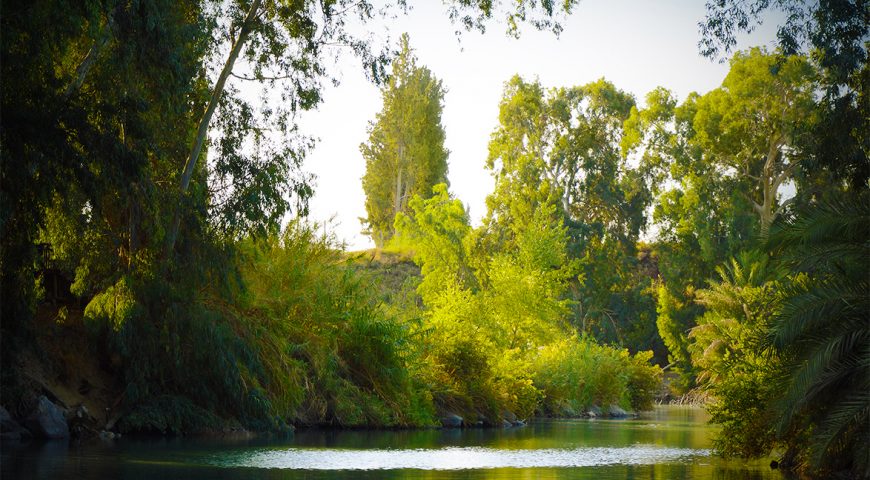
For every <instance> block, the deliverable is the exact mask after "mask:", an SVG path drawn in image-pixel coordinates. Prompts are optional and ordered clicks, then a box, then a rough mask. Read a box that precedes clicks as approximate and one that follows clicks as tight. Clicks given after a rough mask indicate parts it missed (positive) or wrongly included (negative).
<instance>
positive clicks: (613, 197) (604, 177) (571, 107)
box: [479, 76, 652, 347]
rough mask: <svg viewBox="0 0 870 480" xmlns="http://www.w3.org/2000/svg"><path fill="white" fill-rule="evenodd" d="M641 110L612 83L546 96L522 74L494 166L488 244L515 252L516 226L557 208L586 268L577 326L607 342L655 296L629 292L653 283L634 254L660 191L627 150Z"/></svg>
mask: <svg viewBox="0 0 870 480" xmlns="http://www.w3.org/2000/svg"><path fill="white" fill-rule="evenodd" d="M633 106H634V98H632V97H631V95H629V94H627V93H625V92H623V91H621V90H619V89H617V88H616V87H615V86H614V85H613V84H611V83H610V82H607V81H606V80H603V79H602V80H598V81H596V82H592V83H589V84H587V85H582V86H577V87H571V88H558V89H552V90H550V91H545V90H544V88H543V87H542V86H541V84H540V83H539V82H526V81H524V80H523V79H522V78H520V77H518V76H515V77H513V78H512V79H511V80H510V81H509V82H508V83H507V84H506V85H505V92H504V96H503V98H502V102H501V105H500V106H499V126H498V128H497V129H496V130H495V132H493V135H492V140H491V141H490V145H489V158H488V160H487V167H488V168H489V169H490V170H492V172H493V175H494V176H495V178H496V187H495V191H494V192H493V194H492V195H490V197H489V198H488V199H487V205H488V207H489V213H488V215H487V218H486V219H485V220H484V225H485V228H486V235H487V236H488V237H489V238H481V239H480V240H479V241H480V242H484V243H485V242H488V244H489V245H488V247H487V248H493V249H499V248H502V249H504V248H510V247H511V246H512V245H513V244H514V243H515V241H516V240H515V238H516V236H515V234H514V233H513V232H512V231H511V229H510V227H509V226H510V225H512V224H516V223H531V221H532V217H533V212H535V211H536V209H537V208H539V206H541V205H546V204H549V203H554V204H556V205H557V206H558V207H559V214H560V215H561V216H562V218H563V221H564V223H565V225H566V226H567V228H568V230H567V232H568V236H569V239H570V241H569V247H568V248H569V252H570V255H571V256H572V257H573V258H578V259H580V261H581V265H582V266H583V268H582V273H583V274H582V277H583V282H582V284H581V282H580V281H577V280H575V281H574V282H573V283H572V298H573V300H574V301H575V305H574V319H573V323H574V324H575V327H576V328H578V329H579V330H580V331H582V332H595V333H596V335H598V336H599V338H600V339H602V340H606V341H617V342H620V341H622V339H623V338H622V337H623V334H624V333H625V331H626V330H629V329H632V330H633V329H634V326H633V325H632V324H633V323H634V320H635V319H636V318H638V317H642V316H643V313H642V312H640V311H638V310H635V307H638V306H639V307H640V308H641V309H643V308H644V307H646V308H649V309H651V308H652V304H651V302H643V301H642V300H641V299H640V298H634V297H643V296H644V295H648V293H642V291H643V290H644V288H643V287H642V288H637V289H635V288H631V287H626V284H627V283H629V282H635V283H634V284H636V283H637V282H640V283H644V282H647V283H648V282H649V280H650V279H649V278H646V279H644V278H643V277H642V276H637V275H635V272H636V267H637V258H636V250H635V248H636V242H637V240H638V237H639V234H640V231H641V230H642V228H643V227H644V225H645V221H646V218H645V212H644V210H645V208H646V206H647V205H648V204H649V202H650V200H651V195H650V193H649V189H648V186H647V183H646V179H645V175H644V173H643V172H641V171H639V170H636V169H634V168H632V167H631V166H630V165H628V163H627V161H626V157H625V156H624V155H623V154H622V152H621V150H620V143H621V141H622V132H623V128H622V125H623V122H624V121H625V120H626V119H627V118H628V116H629V113H630V112H631V109H632V107H633ZM634 284H633V285H634ZM629 297H632V298H629ZM636 300H640V301H636ZM650 313H651V312H650ZM647 319H648V320H651V318H649V316H647ZM632 347H636V345H632Z"/></svg>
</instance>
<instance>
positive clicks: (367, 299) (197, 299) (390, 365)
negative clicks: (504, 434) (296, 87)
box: [85, 223, 659, 434]
mask: <svg viewBox="0 0 870 480" xmlns="http://www.w3.org/2000/svg"><path fill="white" fill-rule="evenodd" d="M315 231H316V228H312V227H310V226H306V225H303V224H300V223H293V224H291V225H289V226H288V227H287V228H286V229H285V231H284V232H283V233H282V234H281V235H280V236H272V237H270V238H268V239H267V240H262V241H245V242H241V243H240V244H238V246H237V252H236V254H235V256H234V261H235V262H236V266H237V272H236V276H235V277H234V281H232V282H224V283H225V285H224V286H223V287H220V288H219V287H218V286H216V285H212V286H209V287H207V288H203V289H201V290H200V291H197V292H190V291H187V292H180V291H178V290H175V289H172V288H171V287H170V286H168V284H167V283H166V282H160V281H156V280H151V281H143V280H138V281H137V280H135V279H133V278H131V277H124V278H122V279H121V280H119V281H118V282H117V283H116V284H115V285H113V286H111V287H109V288H107V289H106V290H105V291H104V292H103V293H100V294H98V295H96V296H95V297H94V298H93V299H92V300H91V301H90V303H89V304H88V306H87V308H86V309H85V321H86V324H87V325H88V326H89V327H90V331H91V332H92V334H93V341H94V342H95V343H97V344H99V345H101V351H102V352H104V355H105V356H106V357H108V358H116V359H120V361H119V362H117V364H116V366H115V368H116V370H117V373H118V374H119V375H120V376H122V377H123V382H124V385H125V390H124V405H125V408H126V410H125V413H124V415H123V416H122V417H121V420H120V422H119V428H120V429H121V430H122V431H126V432H129V431H154V432H163V433H174V434H184V433H190V432H201V431H217V430H223V429H226V428H248V429H255V430H282V429H287V428H290V426H291V425H328V426H339V427H373V426H376V427H425V426H434V425H437V424H438V419H439V417H440V416H443V415H445V414H448V413H456V414H459V415H461V416H462V417H463V418H464V420H465V422H466V423H467V424H470V425H473V424H483V425H501V422H502V417H503V416H510V415H511V413H514V414H516V415H517V416H519V417H520V418H528V417H531V416H533V415H536V414H543V415H563V416H564V415H578V414H582V413H583V412H585V411H587V410H588V409H589V408H590V407H591V406H593V405H604V406H607V405H611V404H615V405H620V406H622V407H624V408H626V409H643V408H648V407H649V406H650V405H651V400H652V395H653V393H654V392H655V390H656V388H657V385H658V375H659V371H658V368H657V367H653V366H650V365H649V362H648V361H649V359H650V354H649V353H641V354H638V355H635V356H631V355H629V354H628V352H627V351H625V350H619V349H615V348H611V347H607V346H601V345H598V344H596V343H595V342H594V341H592V340H590V339H586V338H580V337H577V336H574V337H567V338H561V339H559V338H557V336H553V337H551V338H552V339H553V341H551V342H548V343H546V344H544V343H540V344H535V345H534V346H533V347H532V344H531V343H527V344H526V345H524V346H522V347H519V346H517V344H513V345H512V344H510V343H504V342H502V341H501V340H500V337H501V335H502V333H501V330H498V329H497V328H502V327H504V326H503V325H502V327H498V326H495V325H492V324H490V327H489V328H487V323H486V322H487V321H492V319H491V315H492V314H491V312H490V314H489V315H487V314H486V313H485V312H483V311H482V310H474V309H481V308H483V309H485V306H484V305H483V304H479V303H478V304H475V305H471V304H469V308H471V309H472V310H466V311H465V312H454V313H456V314H458V315H466V314H467V315H474V314H480V315H482V317H480V318H478V320H479V321H475V322H472V320H473V319H472V317H467V318H465V319H464V320H461V319H458V318H457V317H453V318H440V319H434V318H433V317H432V314H431V310H430V309H427V307H425V306H424V305H423V304H422V303H421V300H420V298H417V297H416V293H415V292H414V291H408V290H412V289H413V285H414V284H415V283H420V279H419V277H411V278H408V279H406V282H404V283H403V284H402V285H404V287H403V288H404V290H406V291H405V292H404V293H402V292H395V295H394V298H395V299H396V300H395V301H393V302H390V303H387V302H385V301H384V292H382V291H381V290H379V289H378V288H376V285H377V280H378V278H377V276H376V275H375V274H374V273H373V272H372V269H371V268H369V269H366V268H360V263H359V262H355V261H354V260H353V259H347V258H346V255H345V254H343V252H342V251H341V249H340V248H338V246H337V245H336V244H335V243H334V242H332V241H331V240H330V239H329V238H324V237H322V236H318V235H317V234H315ZM425 278H426V277H425V276H424V280H423V281H424V282H425ZM430 279H431V278H430ZM226 283H228V285H226ZM400 290H401V289H400ZM400 298H408V299H409V300H408V301H406V302H404V303H403V302H401V301H399V300H398V299H400ZM459 298H461V297H459ZM155 299H159V301H155ZM228 299H231V300H228ZM487 301H488V302H491V303H493V302H494V303H495V304H497V303H498V302H497V299H494V298H493V297H492V296H489V297H487ZM471 303H474V302H471ZM515 307H516V305H514V306H513V307H512V308H515ZM465 320H467V322H466V321H465ZM505 321H506V322H507V323H508V324H509V323H510V322H511V320H510V319H505ZM551 333H552V332H551ZM548 338H549V337H548ZM508 412H510V413H508Z"/></svg>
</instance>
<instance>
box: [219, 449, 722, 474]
mask: <svg viewBox="0 0 870 480" xmlns="http://www.w3.org/2000/svg"><path fill="white" fill-rule="evenodd" d="M709 455H710V451H709V450H701V449H692V448H663V447H656V446H646V445H636V446H632V447H622V448H607V447H598V448H574V449H561V448H548V449H538V450H500V449H493V448H483V447H448V448H440V449H404V450H340V449H302V448H289V449H283V450H274V449H269V450H255V451H248V452H244V453H242V452H239V453H237V454H232V453H227V454H224V455H221V456H220V457H219V458H214V459H213V461H212V462H210V463H212V464H214V465H217V466H222V467H248V468H282V469H294V470H392V469H419V470H461V469H477V468H546V467H593V466H604V465H649V464H655V463H683V462H688V461H690V460H691V459H692V458H694V457H699V456H709Z"/></svg>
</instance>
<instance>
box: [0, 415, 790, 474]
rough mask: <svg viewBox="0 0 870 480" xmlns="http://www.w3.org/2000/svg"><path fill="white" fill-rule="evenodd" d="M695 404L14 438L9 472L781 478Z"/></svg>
mask: <svg viewBox="0 0 870 480" xmlns="http://www.w3.org/2000/svg"><path fill="white" fill-rule="evenodd" d="M706 419H707V415H706V414H705V413H704V411H703V410H701V409H698V408H692V407H673V406H668V407H658V408H657V409H656V410H655V411H654V412H650V413H648V414H645V415H643V416H642V417H641V418H638V419H631V420H539V421H535V422H532V423H531V424H529V425H527V426H525V427H519V428H511V429H505V430H501V429H498V430H496V429H492V430H489V429H487V430H423V431H371V430H368V431H311V430H309V431H300V432H297V433H296V434H295V435H292V436H290V437H287V438H271V439H263V438H259V439H252V440H250V439H249V440H214V439H210V440H201V439H160V440H150V441H148V440H139V439H126V438H125V439H122V440H119V441H116V442H114V443H111V444H109V443H101V442H95V443H88V444H85V445H69V444H67V443H66V442H52V443H46V444H39V445H36V444H33V445H27V446H21V447H13V446H11V445H3V447H2V452H0V461H2V463H0V473H2V475H0V476H2V478H3V479H7V478H40V479H54V478H82V479H103V478H129V479H138V478H149V479H150V478H157V479H168V478H193V479H199V478H203V479H205V478H215V479H335V478H353V479H359V480H363V479H374V478H386V479H435V478H439V479H440V478H445V479H491V478H495V479H508V478H521V479H524V478H528V479H537V478H545V479H546V478H552V479H595V480H608V479H617V478H618V479H622V478H626V479H636V480H652V479H723V480H724V479H781V478H784V477H783V476H781V475H780V474H779V472H777V471H772V470H770V469H769V467H768V466H767V464H768V462H767V461H756V462H743V461H724V460H722V459H720V458H717V457H715V456H713V455H712V454H711V452H710V448H711V443H710V439H711V436H712V434H713V433H714V430H713V429H712V428H711V427H709V426H708V425H706V423H705V422H706Z"/></svg>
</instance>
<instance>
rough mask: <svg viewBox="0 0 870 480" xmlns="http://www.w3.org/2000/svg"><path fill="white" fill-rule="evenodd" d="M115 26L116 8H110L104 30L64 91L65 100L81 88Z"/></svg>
mask: <svg viewBox="0 0 870 480" xmlns="http://www.w3.org/2000/svg"><path fill="white" fill-rule="evenodd" d="M114 28H115V10H114V9H109V12H108V13H107V14H106V26H105V27H103V32H102V34H101V35H100V37H99V38H98V39H96V40H95V41H94V44H93V46H91V48H90V50H88V53H87V55H85V58H84V60H82V63H80V64H79V66H78V67H76V76H75V79H73V81H72V83H70V84H69V85H68V86H67V87H66V90H65V91H64V92H63V98H64V100H69V99H70V97H72V96H73V95H74V94H75V93H76V92H78V91H79V89H80V88H81V87H82V84H84V83H85V78H86V77H87V76H88V73H89V72H90V71H91V68H93V66H94V64H95V63H97V58H99V56H100V54H102V53H103V49H104V48H105V47H106V45H107V44H108V43H109V38H110V37H111V35H112V30H113V29H114Z"/></svg>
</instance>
